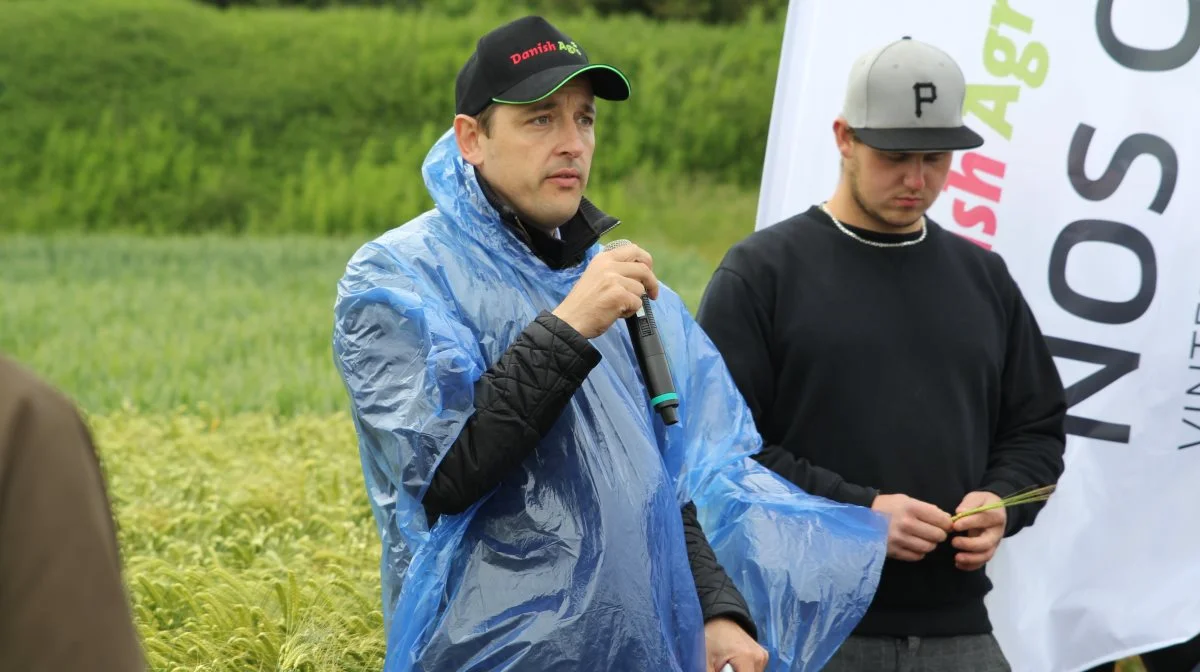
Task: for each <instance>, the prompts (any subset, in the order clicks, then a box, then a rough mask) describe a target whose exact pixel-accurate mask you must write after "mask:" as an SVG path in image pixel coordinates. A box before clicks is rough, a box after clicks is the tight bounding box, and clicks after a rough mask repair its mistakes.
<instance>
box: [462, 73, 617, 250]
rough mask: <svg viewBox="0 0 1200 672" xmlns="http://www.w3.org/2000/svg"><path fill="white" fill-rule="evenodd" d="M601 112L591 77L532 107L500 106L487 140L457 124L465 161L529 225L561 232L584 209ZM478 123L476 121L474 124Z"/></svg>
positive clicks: (496, 111) (573, 82) (559, 91)
mask: <svg viewBox="0 0 1200 672" xmlns="http://www.w3.org/2000/svg"><path fill="white" fill-rule="evenodd" d="M595 119H596V108H595V104H594V98H593V96H592V87H591V83H590V82H589V81H588V80H587V78H586V77H577V78H575V79H573V80H571V81H570V82H567V84H565V85H564V86H563V87H562V88H560V89H559V90H558V91H555V92H554V94H553V95H551V96H550V97H548V98H546V99H545V100H542V101H540V102H537V103H532V104H529V105H497V106H496V109H495V110H494V112H493V114H492V118H491V122H490V130H489V131H488V132H487V133H486V134H485V133H483V132H482V131H483V129H482V128H478V125H477V124H476V126H475V128H474V130H473V131H472V129H471V128H470V125H469V124H465V123H464V124H462V125H463V127H464V128H463V129H462V130H460V129H459V126H460V122H457V121H456V124H455V129H456V131H458V135H459V147H460V149H461V150H462V151H463V156H464V158H466V160H467V161H468V162H470V163H472V164H474V165H475V166H477V167H478V168H479V171H480V172H481V173H482V174H483V177H484V179H486V180H487V181H488V183H489V184H491V185H492V187H493V188H494V189H495V190H496V191H497V192H498V193H499V194H500V196H501V197H502V198H504V199H505V200H506V201H508V203H509V205H511V206H512V207H513V208H515V209H516V210H517V212H518V213H520V214H521V215H522V216H523V217H524V218H526V219H528V220H529V223H530V224H533V225H535V226H537V227H538V228H541V229H543V230H552V229H555V228H558V227H559V226H561V225H562V224H564V223H565V222H566V221H567V220H568V219H570V218H571V216H573V215H574V214H575V212H576V210H578V209H579V201H580V199H581V198H582V197H583V190H584V187H586V186H587V181H588V173H589V172H590V170H591V167H592V152H593V151H594V150H595V146H596V136H595V133H594V129H593V126H594V124H595ZM472 121H473V120H472Z"/></svg>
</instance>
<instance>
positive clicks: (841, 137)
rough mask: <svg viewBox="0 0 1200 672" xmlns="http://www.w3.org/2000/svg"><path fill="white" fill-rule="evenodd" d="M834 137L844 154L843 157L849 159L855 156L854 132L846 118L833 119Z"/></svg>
mask: <svg viewBox="0 0 1200 672" xmlns="http://www.w3.org/2000/svg"><path fill="white" fill-rule="evenodd" d="M833 139H834V142H836V143H837V148H838V153H839V154H841V155H842V159H849V158H851V157H852V156H853V150H854V132H853V131H851V130H850V124H849V123H848V122H847V121H846V119H845V118H843V117H838V118H837V119H835V120H834V121H833Z"/></svg>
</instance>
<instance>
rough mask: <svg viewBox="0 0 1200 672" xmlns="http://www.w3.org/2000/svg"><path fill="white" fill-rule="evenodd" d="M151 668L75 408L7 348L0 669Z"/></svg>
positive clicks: (1, 392)
mask: <svg viewBox="0 0 1200 672" xmlns="http://www.w3.org/2000/svg"><path fill="white" fill-rule="evenodd" d="M83 669H87V670H96V671H97V672H108V671H110V670H111V671H114V672H125V671H127V670H128V671H132V670H145V669H146V666H145V662H144V659H143V657H142V651H141V645H140V642H139V640H138V637H137V630H136V628H135V626H134V624H133V619H132V614H131V612H130V607H129V601H128V596H127V594H126V591H125V586H124V583H123V582H122V578H121V559H120V552H119V549H118V546H117V537H116V529H115V525H114V523H113V517H112V511H111V508H110V505H109V501H108V496H107V492H106V489H105V484H104V479H103V475H102V473H101V471H100V465H99V461H98V459H97V456H96V451H95V446H94V444H93V442H92V438H91V435H90V432H89V431H88V429H87V427H86V425H85V424H84V422H83V419H82V418H81V416H80V414H79V413H78V412H77V410H76V408H75V406H74V405H73V404H72V403H71V402H70V401H69V400H68V399H67V398H66V397H65V396H63V395H62V394H61V393H59V392H57V391H56V390H54V389H53V388H52V387H51V386H50V385H48V384H47V383H45V382H43V381H42V380H40V379H39V378H38V377H37V376H35V375H34V374H32V373H31V372H29V371H28V370H26V369H25V368H23V367H22V366H20V365H19V364H17V363H15V362H13V361H12V360H11V359H8V358H6V357H4V356H2V355H0V670H23V671H28V672H41V671H43V670H45V671H47V672H49V671H50V670H55V671H59V670H83Z"/></svg>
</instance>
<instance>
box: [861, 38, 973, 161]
mask: <svg viewBox="0 0 1200 672" xmlns="http://www.w3.org/2000/svg"><path fill="white" fill-rule="evenodd" d="M966 95H967V83H966V79H965V78H964V77H963V73H962V69H960V68H959V67H958V63H956V62H955V61H954V59H953V58H951V57H950V55H949V54H947V53H946V52H944V51H942V50H941V49H938V48H937V47H934V46H932V45H929V44H925V43H924V42H919V41H917V40H914V39H912V38H911V37H904V38H902V39H899V40H896V41H895V42H892V43H890V44H886V45H884V46H882V47H878V48H876V49H872V50H871V51H868V52H867V53H865V54H863V55H862V56H859V57H858V59H857V60H856V61H854V65H853V66H852V67H851V69H850V81H849V84H848V86H847V88H846V100H845V104H844V106H843V108H842V116H843V117H845V118H846V121H847V123H848V124H849V125H850V128H852V129H854V133H855V135H857V136H858V138H859V139H860V140H861V141H862V142H863V143H864V144H866V145H868V146H870V147H874V148H875V149H879V150H883V151H887V152H942V151H953V150H956V149H971V148H973V147H978V146H980V145H982V144H983V138H982V137H981V136H980V135H979V134H978V133H976V132H975V131H973V130H971V129H970V128H967V126H966V125H964V124H963V115H962V109H963V101H964V100H965V99H966Z"/></svg>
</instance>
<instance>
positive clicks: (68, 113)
mask: <svg viewBox="0 0 1200 672" xmlns="http://www.w3.org/2000/svg"><path fill="white" fill-rule="evenodd" d="M462 4H463V5H464V6H467V5H469V4H470V3H462ZM502 5H503V8H501V6H502ZM0 6H3V7H4V9H3V11H0V86H2V87H3V91H2V92H0V128H3V129H4V142H2V143H0V212H3V213H5V230H7V231H12V230H20V231H24V232H27V233H42V232H45V231H46V230H47V229H48V228H53V229H55V230H71V231H111V230H113V229H120V230H124V231H133V232H153V233H166V232H171V233H193V232H196V231H223V232H247V231H248V232H254V233H280V232H288V233H318V234H347V233H350V234H356V235H357V234H362V233H365V232H370V231H375V230H379V229H381V228H385V227H386V226H389V225H390V224H391V222H393V221H395V220H403V219H405V218H407V217H408V216H411V214H412V213H414V212H418V211H420V210H422V209H424V208H426V207H428V205H429V204H428V200H427V197H426V196H425V194H424V190H423V189H422V186H421V182H420V180H414V179H412V176H414V175H416V171H417V169H418V167H419V165H420V162H421V160H422V158H423V157H424V155H425V153H426V151H427V149H428V147H429V145H430V142H431V141H432V140H433V138H435V137H437V135H439V134H440V133H441V132H443V131H444V130H446V129H447V128H449V127H450V125H451V121H452V118H453V109H454V106H453V96H454V93H453V92H454V79H455V76H456V73H457V71H458V69H459V67H460V66H461V64H462V63H463V61H465V60H466V58H467V56H468V54H469V53H470V51H471V49H472V48H473V46H474V44H475V41H476V40H477V38H478V36H479V35H481V34H483V33H484V32H485V31H486V30H488V29H490V28H492V27H494V26H496V25H499V24H500V23H502V22H504V21H507V20H510V19H513V18H516V16H518V15H519V14H520V13H521V10H520V8H517V7H513V6H511V5H508V4H506V3H501V2H500V1H499V0H495V2H490V3H481V4H480V6H478V7H476V8H474V9H472V11H470V12H469V13H465V14H462V15H461V16H451V15H448V14H447V13H445V12H437V11H432V10H428V11H421V12H395V11H381V10H377V9H365V8H337V9H329V10H327V11H320V12H305V11H297V10H280V9H274V10H243V9H234V10H229V11H225V12H223V11H220V10H218V9H216V8H214V7H211V6H204V5H201V4H199V3H196V2H190V1H188V0H3V3H2V5H0ZM556 23H557V24H558V25H560V26H561V27H562V28H563V29H564V30H565V31H566V32H568V34H570V35H572V36H573V37H574V38H575V39H576V40H577V41H578V42H579V43H580V44H582V45H585V46H586V47H587V49H588V50H589V54H590V55H591V56H592V57H593V58H594V59H595V60H605V61H611V62H614V63H616V64H618V65H619V66H620V67H621V68H622V69H623V70H624V71H626V73H627V74H628V75H629V78H630V80H631V82H632V85H633V91H634V95H633V96H632V97H631V98H630V100H629V101H627V102H623V103H620V104H615V103H613V104H608V103H605V102H604V101H601V104H600V105H599V108H600V109H599V116H598V123H597V137H598V143H599V146H600V149H599V151H598V153H597V158H596V162H595V170H594V177H595V181H596V183H597V184H607V185H610V186H613V187H619V188H621V189H624V188H625V187H626V186H628V183H629V182H630V181H631V180H633V181H647V180H648V181H651V182H655V183H656V184H658V183H661V182H662V180H663V179H665V180H668V181H669V182H670V183H671V184H672V185H674V186H678V184H679V183H680V182H684V183H686V182H688V181H689V180H692V179H699V180H703V181H706V182H707V183H718V184H719V183H728V184H736V185H740V186H741V188H743V189H747V188H748V189H754V188H756V186H757V184H758V181H759V177H760V175H761V171H762V160H763V156H764V152H765V148H766V136H767V128H768V123H767V122H768V121H769V117H770V106H771V99H772V96H771V91H772V90H773V88H774V84H775V72H776V69H777V63H778V58H779V54H778V52H779V45H780V44H781V38H782V29H783V24H782V21H775V22H762V21H752V22H747V23H743V24H739V25H736V26H726V27H714V26H703V25H698V24H694V23H659V22H655V21H652V20H648V19H644V18H638V17H609V18H602V19H601V18H594V17H586V16H563V17H561V20H559V19H558V17H556ZM651 175H653V176H658V177H655V178H650V177H648V176H651Z"/></svg>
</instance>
